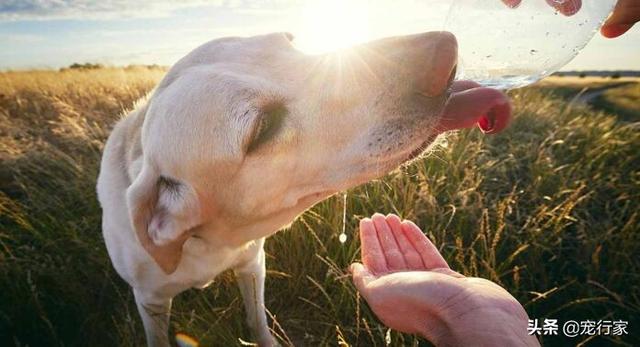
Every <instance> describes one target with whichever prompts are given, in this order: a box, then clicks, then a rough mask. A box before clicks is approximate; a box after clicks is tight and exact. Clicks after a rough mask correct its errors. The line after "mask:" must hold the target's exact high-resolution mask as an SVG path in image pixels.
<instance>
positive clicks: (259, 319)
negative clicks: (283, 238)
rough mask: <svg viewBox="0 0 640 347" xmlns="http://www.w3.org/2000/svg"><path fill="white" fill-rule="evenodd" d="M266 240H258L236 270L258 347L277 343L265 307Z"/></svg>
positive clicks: (248, 320)
mask: <svg viewBox="0 0 640 347" xmlns="http://www.w3.org/2000/svg"><path fill="white" fill-rule="evenodd" d="M263 246H264V239H261V240H257V241H256V243H255V245H254V246H252V247H251V248H250V249H248V250H247V252H250V253H249V254H248V256H249V259H248V260H247V261H246V262H244V263H242V264H241V265H240V266H238V267H236V268H235V269H234V273H235V275H236V279H237V280H238V286H239V287H240V292H241V293H242V298H243V300H244V307H245V310H246V314H247V323H248V324H249V327H250V328H251V330H252V332H253V334H254V336H255V337H256V339H257V342H258V345H259V346H261V347H263V346H268V347H270V346H275V345H277V343H276V342H275V340H274V339H273V337H272V336H271V332H270V331H269V325H268V324H267V314H266V311H265V310H266V308H265V306H264V278H265V272H266V269H265V259H264V249H263Z"/></svg>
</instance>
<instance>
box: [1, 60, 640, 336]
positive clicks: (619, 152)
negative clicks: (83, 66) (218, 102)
mask: <svg viewBox="0 0 640 347" xmlns="http://www.w3.org/2000/svg"><path fill="white" fill-rule="evenodd" d="M163 74H164V71H163V70H161V69H145V68H136V69H98V70H87V71H72V70H68V71H64V72H53V71H41V72H38V71H34V72H8V73H0V346H11V345H16V346H26V345H29V346H134V345H135V346H139V345H143V343H144V337H143V332H142V325H141V323H140V321H139V318H138V315H137V312H136V308H135V304H134V301H133V297H132V294H131V292H130V290H129V288H128V286H127V285H126V283H124V282H123V281H122V280H121V279H120V278H119V277H118V276H117V275H116V274H115V272H114V270H113V269H112V267H111V265H110V262H109V259H108V257H107V253H106V250H105V248H104V245H103V242H102V235H101V231H100V209H99V206H98V204H97V201H96V196H95V189H94V186H95V179H96V175H97V172H98V163H99V159H100V155H101V150H102V146H103V143H104V141H105V139H106V137H107V136H108V134H109V129H110V128H111V126H112V125H113V124H114V122H115V121H116V120H117V119H118V117H120V115H121V114H122V112H123V110H125V109H128V108H130V107H131V106H132V104H133V103H134V102H135V100H136V99H138V98H139V97H141V96H142V95H144V94H145V93H146V92H147V91H149V90H150V89H151V88H152V87H153V85H154V83H156V82H157V81H158V80H159V79H160V78H161V77H162V75H163ZM638 86H640V85H638V84H636V85H633V87H626V86H625V89H624V90H617V89H611V90H609V91H607V93H606V94H605V95H603V96H602V97H603V98H606V100H607V102H608V103H609V104H608V106H607V107H604V106H602V107H601V106H598V105H600V104H598V105H596V106H597V107H596V108H589V107H587V106H582V105H576V104H571V103H569V102H567V100H566V99H564V97H565V96H566V95H565V94H562V93H554V89H555V88H557V86H545V87H544V88H531V89H525V90H521V91H517V92H514V93H512V96H513V100H514V103H515V109H516V118H515V121H514V123H513V125H512V126H511V128H510V129H509V130H508V131H506V132H505V133H503V134H501V135H498V136H493V137H485V136H482V135H481V134H480V132H479V131H477V130H469V131H462V132H459V133H457V134H453V135H451V136H450V137H449V140H448V144H446V145H444V146H442V147H440V148H438V149H437V150H436V151H435V152H434V153H433V154H432V155H430V156H429V157H428V158H426V159H424V160H420V161H418V162H416V163H415V164H413V165H412V166H410V167H406V168H403V169H402V170H398V171H397V172H394V173H392V174H389V175H387V176H386V177H385V178H384V179H381V180H379V181H376V182H372V183H369V184H367V185H364V186H361V187H358V188H356V189H353V190H352V191H350V192H349V198H348V202H347V208H348V219H347V226H346V228H347V234H348V235H349V239H348V240H347V242H346V243H345V244H344V245H343V244H340V242H339V241H338V235H339V233H340V230H341V228H342V212H341V209H342V199H341V198H340V197H333V198H331V199H329V200H327V201H325V202H323V203H321V204H319V205H317V206H315V207H314V208H313V209H311V210H310V211H308V212H306V213H305V214H304V215H302V216H301V217H300V218H299V219H298V220H297V221H296V222H295V223H293V225H292V226H291V228H289V229H288V230H284V231H281V232H280V233H278V234H277V235H276V236H274V237H272V238H270V239H269V240H268V241H267V245H266V248H267V254H268V255H267V268H268V270H269V275H268V278H267V289H266V298H267V300H266V301H267V307H268V309H269V310H270V312H271V314H272V315H273V317H274V318H275V320H274V322H275V323H274V324H273V330H274V333H275V334H277V335H278V336H279V337H280V338H281V340H282V343H283V345H289V344H291V343H293V344H295V345H297V346H336V345H347V344H348V345H355V346H384V345H391V346H401V345H409V346H410V345H414V344H418V343H420V344H422V343H424V342H423V341H420V340H419V339H417V338H416V337H414V336H409V335H402V334H399V333H396V332H393V331H388V329H387V328H385V327H384V326H383V325H381V324H380V323H379V322H378V321H377V320H376V318H375V317H374V316H373V315H372V313H371V312H370V311H369V309H368V308H367V306H366V304H365V303H364V302H363V301H362V300H361V299H360V298H359V297H358V296H357V295H356V292H355V290H354V287H353V286H352V284H351V282H350V279H349V277H348V276H347V273H346V272H345V269H346V268H347V266H348V265H349V264H350V263H351V262H352V261H354V260H356V259H358V257H359V255H358V252H359V248H358V247H359V244H358V242H357V240H355V239H354V237H355V236H356V229H355V226H356V225H357V221H358V219H359V218H361V217H363V216H369V215H371V214H372V213H374V212H377V211H379V212H385V213H388V212H395V213H397V214H399V215H401V216H402V217H404V218H409V219H412V220H414V221H416V222H417V224H418V225H420V226H422V227H423V228H424V230H425V231H426V232H427V233H428V236H429V237H430V238H431V239H432V240H433V241H434V242H435V243H436V245H438V246H439V247H440V248H441V250H442V252H443V254H444V255H445V257H446V259H447V260H448V261H449V262H450V264H451V266H452V267H453V268H454V269H455V270H458V271H460V272H462V273H464V274H466V275H471V276H482V277H486V278H489V279H491V280H493V281H496V282H497V283H499V284H501V285H503V286H504V287H505V288H507V289H508V290H509V291H510V292H512V293H513V294H514V296H516V297H517V298H518V299H519V300H520V301H521V302H522V303H523V304H524V306H525V308H526V309H527V311H528V313H529V315H530V317H532V318H540V319H543V318H557V319H558V320H559V321H560V322H563V321H566V320H576V321H580V320H586V319H589V320H595V321H597V320H600V319H603V320H605V319H608V320H626V321H629V329H628V331H629V335H627V336H623V337H616V338H613V337H609V338H604V337H589V336H583V337H580V338H574V339H568V338H562V337H544V338H543V339H542V342H543V344H544V345H549V346H566V345H577V344H581V343H584V344H586V345H589V346H606V345H622V346H638V345H640V261H639V260H638V259H639V258H638V254H640V208H639V206H640V123H639V121H640V114H638V112H639V111H638V109H637V105H638V100H639V99H640V88H638ZM621 109H623V110H624V111H621V112H628V113H624V114H622V113H619V110H621ZM617 110H618V111H617ZM634 115H635V116H634ZM487 319H491V317H487ZM171 325H172V332H177V331H184V332H186V333H188V334H190V335H192V336H195V337H197V338H198V339H199V340H201V342H202V344H203V345H206V346H209V345H211V346H237V345H240V344H241V340H240V338H242V339H245V340H247V339H249V332H248V330H247V328H246V325H245V324H244V316H243V312H242V302H241V300H240V297H239V291H238V290H237V288H236V285H235V281H234V279H233V276H232V275H231V274H230V273H224V274H222V275H221V276H219V277H218V278H217V279H216V281H215V282H214V284H213V285H212V286H210V287H209V288H207V289H205V290H202V291H200V290H191V291H188V292H186V293H184V294H182V295H181V296H179V297H177V298H176V300H175V301H174V308H173V316H172V323H171Z"/></svg>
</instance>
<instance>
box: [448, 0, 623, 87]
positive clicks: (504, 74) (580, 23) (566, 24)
mask: <svg viewBox="0 0 640 347" xmlns="http://www.w3.org/2000/svg"><path fill="white" fill-rule="evenodd" d="M505 4H506V5H507V6H505ZM615 4H616V0H582V1H580V0H501V1H487V0H456V1H455V2H454V3H453V5H451V8H450V10H449V14H448V16H447V20H446V24H445V28H444V29H445V30H447V31H450V32H452V33H453V34H455V35H456V37H457V39H458V43H459V47H460V48H459V64H458V79H467V80H473V81H475V82H478V83H480V84H481V85H483V86H487V87H493V88H499V89H512V88H518V87H523V86H526V85H529V84H531V83H534V82H536V81H538V80H539V79H541V78H544V77H546V76H549V75H550V74H552V73H553V72H555V71H557V70H559V69H560V68H562V67H563V66H564V65H566V64H567V63H568V62H570V61H571V60H572V59H573V58H574V57H575V56H576V55H577V54H578V53H579V52H580V51H581V50H582V49H583V48H584V46H586V44H587V43H588V42H589V41H590V40H591V38H592V37H593V36H594V35H595V33H596V32H597V31H598V29H599V28H600V27H601V26H602V24H603V23H604V21H605V19H606V18H607V16H608V15H609V13H611V10H612V9H613V8H614V6H615Z"/></svg>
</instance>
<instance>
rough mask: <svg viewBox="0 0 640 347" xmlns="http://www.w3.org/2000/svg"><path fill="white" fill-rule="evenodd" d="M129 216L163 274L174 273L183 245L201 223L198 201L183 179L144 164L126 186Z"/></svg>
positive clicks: (143, 243)
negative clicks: (166, 174)
mask: <svg viewBox="0 0 640 347" xmlns="http://www.w3.org/2000/svg"><path fill="white" fill-rule="evenodd" d="M127 205H128V208H129V217H130V219H131V222H132V224H133V227H134V229H135V232H136V235H137V237H138V240H139V241H140V243H141V244H142V246H143V247H144V249H145V250H146V251H147V252H148V253H149V255H151V257H152V258H153V260H155V262H156V263H157V264H158V265H159V266H160V268H162V270H163V271H164V272H165V273H166V274H171V273H173V272H174V271H175V270H176V268H177V267H178V264H179V263H180V258H181V256H182V246H183V245H184V243H185V242H186V241H187V239H188V238H189V237H190V236H191V233H192V231H191V230H192V229H193V228H194V227H196V226H197V225H198V224H199V223H200V202H199V199H198V195H197V193H196V191H195V190H194V189H193V187H192V186H191V185H189V184H188V183H186V182H181V181H178V180H175V179H171V178H167V177H163V176H160V175H159V174H158V173H157V172H156V170H155V169H154V168H153V166H152V165H149V164H145V165H144V166H143V168H142V171H141V172H140V174H139V175H138V177H136V179H135V181H134V182H133V184H131V186H130V187H129V188H128V189H127Z"/></svg>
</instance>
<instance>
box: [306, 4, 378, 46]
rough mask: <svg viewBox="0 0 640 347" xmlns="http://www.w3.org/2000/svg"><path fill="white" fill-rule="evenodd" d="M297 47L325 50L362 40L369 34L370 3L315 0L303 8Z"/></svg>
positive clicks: (368, 37)
mask: <svg viewBox="0 0 640 347" xmlns="http://www.w3.org/2000/svg"><path fill="white" fill-rule="evenodd" d="M300 20H301V23H300V24H301V25H300V31H299V32H298V33H297V35H296V43H297V45H298V47H299V48H300V49H301V50H303V51H306V52H307V53H325V52H330V51H334V50H338V49H341V48H345V47H349V46H352V45H354V44H357V43H361V42H365V41H367V40H369V39H370V37H371V28H370V22H371V21H370V16H369V5H367V2H365V1H339V0H324V1H322V0H314V1H310V2H309V3H308V4H307V5H306V6H305V7H304V8H303V9H302V13H301V16H300Z"/></svg>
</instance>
